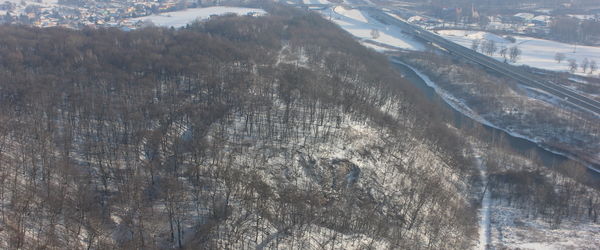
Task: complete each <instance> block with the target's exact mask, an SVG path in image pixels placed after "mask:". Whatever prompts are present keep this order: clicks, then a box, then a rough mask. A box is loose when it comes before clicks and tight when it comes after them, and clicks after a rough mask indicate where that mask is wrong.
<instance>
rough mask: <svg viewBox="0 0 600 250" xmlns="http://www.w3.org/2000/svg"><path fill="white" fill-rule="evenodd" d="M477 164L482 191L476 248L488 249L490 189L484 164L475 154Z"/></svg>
mask: <svg viewBox="0 0 600 250" xmlns="http://www.w3.org/2000/svg"><path fill="white" fill-rule="evenodd" d="M476 159H477V166H478V168H479V174H480V176H481V183H482V187H481V189H482V193H483V197H482V199H481V208H480V209H479V214H480V216H481V217H480V221H479V243H478V244H477V249H483V250H485V249H488V248H489V247H488V246H489V244H490V242H491V240H490V235H491V231H490V212H491V211H490V207H491V201H492V197H491V194H490V191H489V190H488V176H487V171H486V166H485V163H484V162H483V160H482V159H481V156H477V158H476Z"/></svg>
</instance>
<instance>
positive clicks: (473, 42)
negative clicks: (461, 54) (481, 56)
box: [471, 39, 481, 51]
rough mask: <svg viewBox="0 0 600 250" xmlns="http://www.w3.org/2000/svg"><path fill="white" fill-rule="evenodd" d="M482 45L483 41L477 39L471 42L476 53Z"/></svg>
mask: <svg viewBox="0 0 600 250" xmlns="http://www.w3.org/2000/svg"><path fill="white" fill-rule="evenodd" d="M480 43H481V40H479V39H475V40H473V41H472V42H471V49H472V50H474V51H477V49H479V44H480Z"/></svg>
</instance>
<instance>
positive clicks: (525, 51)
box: [438, 30, 600, 76]
mask: <svg viewBox="0 0 600 250" xmlns="http://www.w3.org/2000/svg"><path fill="white" fill-rule="evenodd" d="M438 34H440V35H441V36H443V37H444V38H446V39H449V40H451V41H453V42H456V43H458V44H460V45H462V46H465V47H467V48H471V44H472V42H473V40H482V39H486V40H494V41H495V42H496V44H497V47H498V48H502V47H503V46H504V47H507V48H510V47H513V46H518V47H519V49H521V51H522V55H521V56H520V58H519V59H518V61H517V62H516V64H517V65H527V66H531V67H536V68H540V69H546V70H553V71H568V70H569V62H568V59H575V60H576V61H577V64H579V65H581V64H582V62H583V61H584V59H585V58H587V59H588V60H589V61H591V60H594V61H596V63H597V64H598V65H599V67H600V47H593V46H576V45H574V44H567V43H561V42H556V41H550V40H544V39H538V38H532V37H525V36H515V37H514V38H515V39H516V42H515V43H511V42H510V41H508V40H506V39H504V38H503V37H500V36H498V35H495V34H492V33H488V32H484V31H467V30H440V31H438ZM556 53H563V54H565V56H566V58H565V60H563V61H562V62H561V63H558V62H557V61H556V60H555V59H554V56H555V55H556ZM494 58H496V59H498V60H501V61H502V60H504V59H503V58H502V57H501V56H500V53H496V54H495V55H494ZM599 72H600V71H599V70H596V72H594V75H595V76H598V73H599ZM575 73H576V74H578V75H588V74H589V69H588V72H587V73H583V72H582V70H581V67H580V68H579V69H578V70H577V71H576V72H575Z"/></svg>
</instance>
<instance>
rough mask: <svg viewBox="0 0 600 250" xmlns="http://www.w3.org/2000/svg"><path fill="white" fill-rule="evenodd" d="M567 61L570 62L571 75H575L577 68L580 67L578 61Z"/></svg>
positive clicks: (571, 59)
mask: <svg viewBox="0 0 600 250" xmlns="http://www.w3.org/2000/svg"><path fill="white" fill-rule="evenodd" d="M567 61H568V62H569V71H570V72H571V73H575V71H576V70H577V67H579V65H577V60H575V59H573V58H570V59H569V60H567Z"/></svg>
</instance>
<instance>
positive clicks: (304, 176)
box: [0, 7, 476, 249]
mask: <svg viewBox="0 0 600 250" xmlns="http://www.w3.org/2000/svg"><path fill="white" fill-rule="evenodd" d="M269 11H270V12H271V14H270V15H269V16H266V17H259V18H252V17H234V16H227V17H221V18H213V19H212V20H211V21H209V22H203V23H195V24H193V25H189V26H188V27H186V28H184V29H180V30H174V29H165V28H153V27H148V28H145V29H141V30H136V31H131V32H123V31H120V30H117V29H98V30H81V31H75V30H67V29H60V28H52V29H37V28H28V27H20V26H2V27H0V79H1V80H0V81H1V82H2V85H1V92H0V93H1V96H0V106H1V108H0V162H1V163H2V164H1V165H0V168H1V169H0V216H1V219H0V248H10V249H84V248H85V249H115V248H121V249H162V248H172V247H173V248H187V249H214V248H230V249H248V248H252V249H254V248H263V247H265V248H276V247H282V248H325V247H326V248H334V247H335V248H345V247H347V246H354V247H360V248H369V247H370V248H411V249H417V248H426V247H429V248H464V247H467V246H469V245H471V244H472V243H473V238H474V237H476V236H475V235H476V233H474V231H473V230H474V227H475V224H476V223H475V222H474V220H475V214H476V212H475V210H474V209H475V208H474V207H473V205H471V202H470V201H469V198H468V194H467V192H468V190H469V189H470V185H471V181H469V180H470V179H471V176H472V174H473V173H472V172H473V166H472V164H471V161H470V160H469V159H467V158H466V157H465V153H464V150H465V148H466V147H464V146H463V145H464V142H463V140H462V139H461V138H460V137H459V136H458V135H457V134H456V133H455V132H454V131H452V130H451V129H449V128H448V126H447V125H446V123H445V122H444V121H443V119H442V117H443V115H442V113H443V111H441V110H439V108H437V106H436V105H432V104H431V103H429V102H427V101H426V100H423V99H424V98H421V94H420V93H419V92H418V91H417V90H416V89H414V87H412V86H411V85H410V84H409V83H407V82H405V81H404V80H402V79H401V78H400V76H399V75H398V74H397V73H396V72H394V71H393V69H391V68H390V66H389V65H388V62H387V59H386V58H385V57H383V56H382V55H378V54H376V53H375V52H372V51H369V50H367V49H365V48H364V47H362V46H360V45H359V44H358V43H357V42H355V41H353V39H352V38H351V37H350V36H349V35H348V34H346V33H344V32H343V31H341V30H339V29H338V28H337V27H335V26H334V25H333V24H331V23H329V22H327V21H325V20H324V19H322V18H320V17H319V16H317V15H315V14H307V13H305V12H300V11H294V10H289V9H282V8H279V7H272V8H271V9H269ZM357 142H360V143H357ZM331 148H334V149H338V150H339V152H331ZM340 152H341V153H340Z"/></svg>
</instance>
